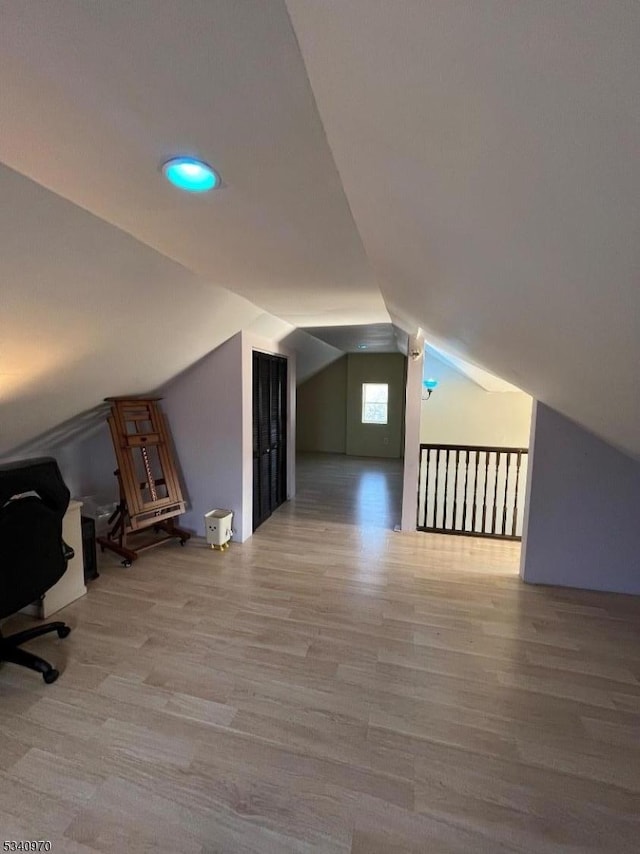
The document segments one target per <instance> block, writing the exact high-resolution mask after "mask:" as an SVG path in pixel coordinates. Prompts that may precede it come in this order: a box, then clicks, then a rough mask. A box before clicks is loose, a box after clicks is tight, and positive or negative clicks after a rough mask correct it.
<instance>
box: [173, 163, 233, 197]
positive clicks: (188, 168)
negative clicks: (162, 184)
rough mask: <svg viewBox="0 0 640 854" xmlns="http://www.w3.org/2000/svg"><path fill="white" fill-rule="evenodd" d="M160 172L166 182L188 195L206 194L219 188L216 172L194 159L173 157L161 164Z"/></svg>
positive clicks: (218, 178)
mask: <svg viewBox="0 0 640 854" xmlns="http://www.w3.org/2000/svg"><path fill="white" fill-rule="evenodd" d="M162 172H163V174H164V177H165V178H166V179H167V181H170V182H171V183H172V184H174V185H175V186H176V187H179V188H180V189H181V190H186V191H187V192H188V193H206V192H207V190H215V189H216V188H217V187H219V186H220V176H219V175H218V173H217V172H216V170H215V169H212V168H211V166H209V164H208V163H204V161H202V160H196V159H195V158H194V157H173V158H172V159H171V160H167V162H166V163H163V164H162Z"/></svg>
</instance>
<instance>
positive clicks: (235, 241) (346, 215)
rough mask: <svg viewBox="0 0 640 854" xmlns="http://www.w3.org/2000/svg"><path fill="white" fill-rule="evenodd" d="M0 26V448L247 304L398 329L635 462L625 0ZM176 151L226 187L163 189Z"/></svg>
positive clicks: (222, 4)
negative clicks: (165, 168) (199, 192)
mask: <svg viewBox="0 0 640 854" xmlns="http://www.w3.org/2000/svg"><path fill="white" fill-rule="evenodd" d="M289 15H290V17H289ZM0 19H1V21H2V27H0V84H1V85H0V161H2V163H4V164H6V166H7V167H10V168H6V167H3V168H2V169H1V170H0V193H2V213H1V214H0V216H1V217H2V227H3V232H2V234H0V241H2V243H1V244H0V288H1V291H0V299H1V300H2V313H1V316H0V324H2V327H1V328H0V332H1V333H2V338H1V339H0V375H2V376H1V377H0V406H1V411H0V453H2V450H1V449H2V448H8V447H14V446H15V445H16V444H19V443H20V442H21V441H22V440H23V439H24V438H25V437H27V436H29V435H30V434H32V433H33V432H34V431H36V432H42V431H43V430H46V429H48V428H49V427H52V426H54V425H55V424H56V423H59V422H60V421H64V420H65V419H67V418H69V417H71V416H73V415H74V414H75V413H77V412H82V411H86V410H87V409H90V408H91V407H93V406H95V405H96V403H97V402H98V401H99V400H100V399H101V398H102V397H103V396H105V395H107V394H112V393H119V392H121V393H126V392H134V391H136V390H148V389H149V388H152V387H156V386H158V385H160V384H161V383H162V382H164V381H166V380H167V379H169V378H170V377H171V376H173V375H175V374H176V373H178V372H180V371H181V370H182V369H184V367H186V366H187V365H188V364H190V363H191V362H193V361H195V360H196V359H197V358H199V357H200V356H202V355H204V354H205V353H206V352H209V351H210V350H211V349H213V348H214V347H215V346H216V345H217V343H220V341H221V340H225V339H226V338H228V337H229V336H230V335H232V334H234V333H235V332H236V331H237V330H238V329H239V328H241V327H243V326H244V325H245V324H250V323H251V322H253V321H254V320H255V319H256V318H257V317H259V315H260V314H261V313H263V312H268V313H270V314H273V315H277V316H278V317H280V318H282V319H284V320H285V321H286V322H287V323H289V324H291V325H292V326H298V327H307V326H308V327H326V326H330V325H350V324H354V323H366V324H377V323H388V322H389V320H390V319H391V320H393V321H394V322H395V323H396V324H398V325H399V326H401V327H402V328H403V329H404V330H405V331H406V332H408V333H410V334H414V333H415V331H416V329H417V328H418V327H422V328H423V329H425V330H426V331H427V332H428V336H427V337H428V340H430V341H433V342H434V343H435V344H436V345H437V346H444V348H445V349H446V350H448V351H451V352H453V353H454V354H455V355H458V356H460V357H462V358H464V359H466V360H467V361H469V362H473V363H476V364H479V365H480V366H483V367H484V368H486V369H488V370H490V371H491V372H492V373H494V374H497V375H499V376H502V377H504V378H505V379H506V380H509V381H511V382H513V383H515V384H516V385H517V386H518V387H520V388H522V389H524V390H525V391H527V392H529V393H530V394H533V395H534V396H535V397H538V398H540V399H541V400H543V401H544V402H546V403H547V404H549V405H550V406H552V407H554V408H556V409H558V410H559V411H560V412H562V413H563V414H564V415H566V416H568V417H569V418H571V419H573V420H575V421H577V422H578V423H580V424H581V425H582V426H584V427H586V428H588V429H589V430H592V431H593V432H595V433H596V434H598V435H599V436H601V437H603V438H605V439H606V440H607V441H609V442H611V443H612V444H614V445H616V446H617V447H619V448H622V449H623V450H624V451H625V452H627V453H631V454H636V455H640V430H638V424H639V423H640V379H639V375H638V372H637V365H638V364H640V333H639V326H640V320H639V318H640V287H638V270H639V269H640V241H638V239H637V222H638V213H639V212H638V201H637V200H638V198H640V174H639V170H638V168H637V151H638V150H640V100H639V99H640V94H639V93H640V79H639V75H640V70H639V69H640V64H639V63H638V62H637V56H636V53H637V44H638V41H639V40H640V6H638V4H637V3H636V2H631V0H616V2H613V3H602V2H601V0H565V2H563V3H557V2H556V0H539V1H538V2H536V3H527V2H512V0H492V2H486V3H485V2H476V0H461V2H456V3H442V2H439V0H424V2H421V3H412V2H406V3H405V2H398V3H389V2H386V0H349V2H343V0H324V2H322V3H317V2H315V0H289V3H288V9H287V5H285V3H284V0H269V2H268V3H265V2H263V0H247V2H242V3H239V2H237V0H185V2H183V3H176V2H174V0H137V2H136V3H130V2H128V0H110V2H108V3H92V4H89V3H86V4H85V3H77V2H76V0H57V2H56V3H27V2H15V0H0ZM292 24H293V26H292ZM299 46H300V48H301V51H302V54H301V52H300V49H299ZM307 75H308V76H307ZM310 84H311V85H310ZM178 153H191V154H196V155H200V156H202V157H204V159H206V160H209V161H210V162H212V164H213V165H215V166H216V167H217V168H219V169H220V171H221V173H222V176H223V180H224V182H225V187H224V189H223V190H221V191H220V192H219V193H218V194H211V195H209V196H207V197H206V198H193V197H187V196H184V195H181V194H180V193H178V192H177V191H175V190H174V189H173V188H171V187H169V186H168V185H166V184H164V183H163V181H162V179H161V177H160V175H159V173H158V166H159V164H160V162H161V161H162V160H163V159H165V158H166V157H168V156H170V155H173V154H178ZM336 167H337V168H336ZM11 169H13V170H15V172H11ZM16 173H19V174H16ZM23 176H26V177H23ZM27 178H31V179H32V180H33V181H34V182H36V183H35V184H34V183H31V182H30V181H29V180H27ZM36 184H39V185H41V186H40V187H38V186H36ZM43 188H47V189H46V190H45V189H43ZM47 190H49V191H52V192H47ZM54 193H55V195H54ZM60 197H62V198H60ZM65 200H66V201H65ZM70 203H74V204H70Z"/></svg>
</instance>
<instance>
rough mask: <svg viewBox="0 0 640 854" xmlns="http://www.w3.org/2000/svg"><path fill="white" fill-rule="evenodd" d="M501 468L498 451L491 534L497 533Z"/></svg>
mask: <svg viewBox="0 0 640 854" xmlns="http://www.w3.org/2000/svg"><path fill="white" fill-rule="evenodd" d="M499 468H500V451H496V476H495V482H494V485H493V486H494V489H493V518H492V520H491V533H492V534H495V532H496V512H497V510H498V508H497V501H498V469H499Z"/></svg>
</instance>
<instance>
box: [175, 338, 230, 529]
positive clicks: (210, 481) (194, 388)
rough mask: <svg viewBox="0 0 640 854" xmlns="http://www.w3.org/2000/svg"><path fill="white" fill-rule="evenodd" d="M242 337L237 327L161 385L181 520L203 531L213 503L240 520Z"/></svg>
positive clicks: (185, 524) (190, 527)
mask: <svg viewBox="0 0 640 854" xmlns="http://www.w3.org/2000/svg"><path fill="white" fill-rule="evenodd" d="M241 361H242V338H241V334H240V333H238V334H237V335H234V336H233V338H230V339H229V340H228V341H225V343H224V344H221V345H220V346H219V347H217V348H216V349H215V350H214V351H213V352H212V353H209V355H208V356H205V358H204V359H201V360H200V361H199V362H198V363H197V364H195V365H194V366H193V367H191V368H189V369H188V370H187V371H185V372H184V373H183V374H181V375H180V376H179V377H177V378H176V379H175V380H174V381H173V382H172V383H170V384H169V385H168V386H166V387H165V388H164V389H163V390H162V395H163V398H164V399H163V401H162V404H161V405H162V409H163V410H164V412H165V414H166V416H167V420H168V422H169V430H170V432H171V435H172V437H173V442H174V445H175V449H176V458H177V461H178V468H179V472H180V481H181V483H182V485H183V489H184V490H185V499H186V500H187V512H186V513H185V515H184V516H183V517H181V519H180V525H181V526H182V527H185V528H187V529H190V530H192V531H195V532H196V533H197V534H200V535H201V536H204V519H203V517H204V514H205V513H206V512H208V511H209V510H213V509H215V508H218V507H219V508H225V509H228V510H232V511H233V513H234V519H233V527H234V529H236V530H237V529H238V525H239V524H241V520H242V444H241V441H240V434H241V425H242V368H241Z"/></svg>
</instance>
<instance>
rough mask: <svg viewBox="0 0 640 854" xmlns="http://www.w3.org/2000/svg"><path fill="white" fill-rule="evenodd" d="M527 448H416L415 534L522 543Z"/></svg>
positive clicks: (470, 446) (441, 446)
mask: <svg viewBox="0 0 640 854" xmlns="http://www.w3.org/2000/svg"><path fill="white" fill-rule="evenodd" d="M528 454H529V452H528V449H527V448H500V447H489V446H485V445H432V444H423V445H420V470H419V479H418V524H417V527H418V530H419V531H428V532H431V533H438V534H463V535H467V536H473V537H497V538H500V539H508V540H520V539H522V525H523V519H524V504H525V486H526V481H527V464H528Z"/></svg>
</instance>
